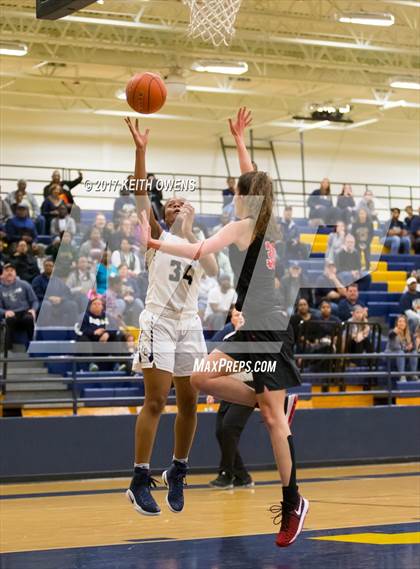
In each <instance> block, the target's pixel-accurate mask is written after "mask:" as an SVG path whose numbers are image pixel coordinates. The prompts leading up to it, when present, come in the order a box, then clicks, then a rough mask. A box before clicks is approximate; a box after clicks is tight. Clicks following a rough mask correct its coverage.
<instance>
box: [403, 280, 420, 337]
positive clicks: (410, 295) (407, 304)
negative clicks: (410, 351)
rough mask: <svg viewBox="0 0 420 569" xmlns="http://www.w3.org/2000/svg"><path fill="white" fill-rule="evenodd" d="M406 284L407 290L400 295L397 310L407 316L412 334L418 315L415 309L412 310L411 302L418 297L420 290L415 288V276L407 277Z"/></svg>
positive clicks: (417, 321) (417, 322) (419, 296)
mask: <svg viewBox="0 0 420 569" xmlns="http://www.w3.org/2000/svg"><path fill="white" fill-rule="evenodd" d="M406 284H407V290H406V291H405V292H404V293H403V294H402V295H401V297H400V305H399V307H398V310H399V311H400V312H401V313H402V314H405V316H407V319H408V325H409V328H410V330H411V333H412V334H414V331H415V329H416V328H417V326H418V324H419V315H418V313H417V311H415V310H413V303H414V302H415V301H416V300H418V299H419V298H420V292H419V291H418V290H417V279H416V277H409V278H408V279H407V283H406Z"/></svg>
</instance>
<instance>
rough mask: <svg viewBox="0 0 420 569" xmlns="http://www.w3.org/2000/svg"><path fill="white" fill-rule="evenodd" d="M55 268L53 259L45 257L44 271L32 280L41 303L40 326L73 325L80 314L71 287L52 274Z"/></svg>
mask: <svg viewBox="0 0 420 569" xmlns="http://www.w3.org/2000/svg"><path fill="white" fill-rule="evenodd" d="M53 270H54V262H53V260H52V259H48V258H47V259H45V261H44V272H43V273H41V274H40V275H39V276H37V277H35V279H34V280H33V282H32V288H33V289H34V292H35V294H36V296H37V298H38V301H39V305H40V310H39V317H38V326H73V325H74V323H75V320H76V317H77V314H78V308H77V304H76V302H75V301H74V300H73V298H72V296H71V293H70V289H69V287H68V286H67V285H66V284H65V283H64V282H63V281H62V280H61V279H60V278H58V277H56V276H54V275H53V274H52V273H53Z"/></svg>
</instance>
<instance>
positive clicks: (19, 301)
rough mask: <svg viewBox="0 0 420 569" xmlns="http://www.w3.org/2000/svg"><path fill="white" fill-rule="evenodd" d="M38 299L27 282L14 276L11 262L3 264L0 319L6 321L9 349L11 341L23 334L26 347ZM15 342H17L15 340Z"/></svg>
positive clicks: (14, 270)
mask: <svg viewBox="0 0 420 569" xmlns="http://www.w3.org/2000/svg"><path fill="white" fill-rule="evenodd" d="M37 309H38V300H37V298H36V295H35V293H34V291H33V290H32V287H31V285H30V284H29V283H27V282H25V281H21V280H20V279H18V278H16V269H15V267H14V266H13V265H12V264H11V263H6V264H5V265H4V266H3V273H2V275H1V280H0V319H5V321H6V347H7V349H8V350H11V349H12V347H13V342H14V341H15V342H16V340H17V339H20V338H21V334H22V333H24V334H25V342H24V343H25V346H26V348H27V347H28V345H29V343H30V341H31V340H32V338H33V335H34V323H35V315H36V310H37ZM16 343H17V342H16Z"/></svg>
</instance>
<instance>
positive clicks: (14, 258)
mask: <svg viewBox="0 0 420 569" xmlns="http://www.w3.org/2000/svg"><path fill="white" fill-rule="evenodd" d="M10 262H11V263H13V266H14V267H15V270H16V274H17V276H18V277H19V278H20V279H22V280H23V281H26V282H27V283H32V281H33V280H34V278H35V277H37V276H38V275H39V268H38V263H37V260H36V258H35V257H34V255H33V253H32V250H31V248H30V246H28V244H27V243H26V241H23V240H22V241H18V242H17V244H16V248H15V251H14V253H13V254H12V255H11V257H10Z"/></svg>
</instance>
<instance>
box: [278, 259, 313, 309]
mask: <svg viewBox="0 0 420 569" xmlns="http://www.w3.org/2000/svg"><path fill="white" fill-rule="evenodd" d="M279 294H280V303H281V306H283V307H284V308H285V309H286V310H287V313H288V314H293V312H294V310H295V306H296V303H297V302H298V301H299V299H300V298H305V299H306V300H307V301H308V303H310V301H311V294H310V288H309V284H308V281H307V280H306V277H305V275H304V273H303V271H302V267H301V266H300V265H299V263H298V262H293V261H292V262H291V264H290V267H289V269H288V272H287V274H286V276H285V277H283V278H282V279H281V280H280V291H279Z"/></svg>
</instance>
